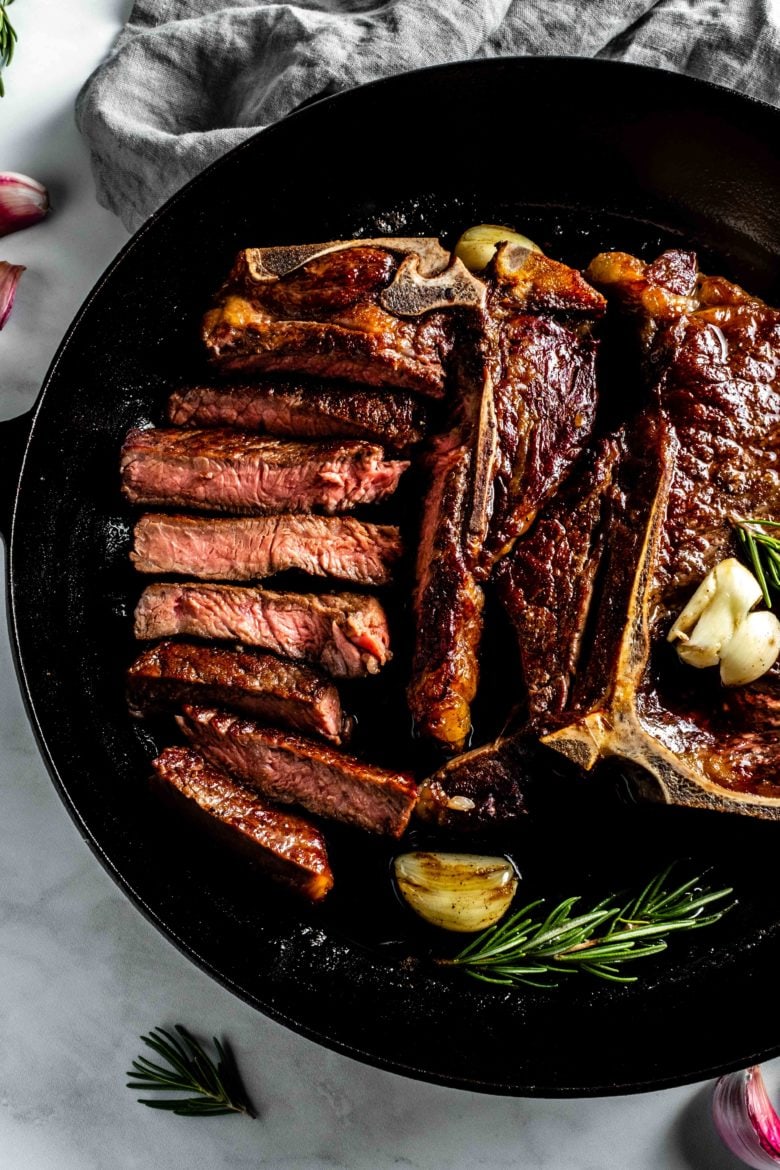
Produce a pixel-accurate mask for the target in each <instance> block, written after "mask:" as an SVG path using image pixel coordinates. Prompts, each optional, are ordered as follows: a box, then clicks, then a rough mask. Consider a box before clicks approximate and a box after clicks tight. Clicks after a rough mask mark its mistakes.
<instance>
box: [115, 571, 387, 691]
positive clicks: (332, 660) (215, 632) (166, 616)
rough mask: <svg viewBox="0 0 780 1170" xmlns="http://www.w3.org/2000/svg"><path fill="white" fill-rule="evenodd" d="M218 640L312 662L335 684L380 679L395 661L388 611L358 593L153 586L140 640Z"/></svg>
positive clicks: (138, 628)
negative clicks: (366, 677) (372, 676)
mask: <svg viewBox="0 0 780 1170" xmlns="http://www.w3.org/2000/svg"><path fill="white" fill-rule="evenodd" d="M179 634H182V635H184V636H185V637H191V638H213V639H217V640H218V641H220V640H228V641H237V642H244V643H246V644H247V645H249V646H259V647H261V648H262V649H264V650H272V651H273V652H274V654H278V655H279V656H280V657H282V658H292V659H295V660H297V661H304V662H313V663H315V665H317V666H320V667H322V669H323V670H325V671H327V672H328V674H331V675H333V677H334V678H359V677H360V676H361V675H365V674H376V673H377V672H378V671H379V670H380V668H381V667H383V666H384V664H385V663H386V662H387V661H388V659H389V658H390V657H391V654H390V631H389V630H388V627H387V617H386V616H385V611H384V610H383V609H382V606H381V605H380V604H379V602H378V601H377V599H376V598H375V597H368V596H365V595H363V594H357V593H338V594H330V593H316V594H315V593H275V592H272V591H271V590H270V589H250V588H243V587H240V586H237V585H205V584H200V583H197V582H189V581H188V582H185V583H178V582H176V583H162V582H157V583H155V584H153V585H148V586H147V587H146V589H144V591H143V593H142V594H141V597H140V600H139V602H138V605H137V606H136V610H135V636H136V638H139V639H141V640H151V639H156V638H172V637H175V636H176V635H179Z"/></svg>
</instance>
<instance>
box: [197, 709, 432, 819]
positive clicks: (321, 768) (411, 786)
mask: <svg viewBox="0 0 780 1170" xmlns="http://www.w3.org/2000/svg"><path fill="white" fill-rule="evenodd" d="M177 722H178V723H179V726H180V727H181V729H182V731H183V732H184V734H185V735H186V736H187V738H188V739H189V740H191V742H192V743H193V744H195V745H196V746H197V747H198V749H199V750H200V751H202V752H203V754H204V755H205V756H206V758H207V759H209V760H212V761H213V762H214V763H216V764H218V765H219V766H220V767H223V768H225V769H227V771H228V772H230V773H232V774H233V775H234V776H237V777H238V778H239V779H241V780H243V781H245V782H246V783H248V784H251V785H252V786H253V787H254V788H257V789H258V790H259V791H260V792H261V793H262V794H263V795H264V796H267V797H269V798H271V799H272V800H277V801H280V802H281V803H283V804H300V805H302V806H303V807H304V808H306V809H308V810H309V812H313V813H316V814H317V816H322V817H330V818H332V819H333V820H337V821H344V822H346V823H347V824H349V825H356V826H357V827H358V828H361V829H367V830H368V831H369V832H372V833H383V834H387V835H389V836H391V837H400V836H401V834H402V833H403V831H404V829H405V828H406V825H407V823H408V821H409V817H410V816H411V813H412V809H413V808H414V804H415V801H416V800H417V786H416V785H415V783H414V781H413V780H412V779H411V778H410V777H408V776H404V775H402V774H401V773H398V772H388V771H386V770H385V769H384V768H377V767H374V766H373V765H371V764H364V763H363V762H362V761H361V760H358V759H356V758H355V757H354V756H347V755H343V754H342V753H341V752H337V751H334V749H333V748H330V747H328V746H327V745H325V744H319V743H315V742H314V741H313V740H309V739H304V738H303V737H302V736H299V735H288V734H287V733H286V732H283V731H277V730H275V729H274V728H270V727H261V726H259V725H258V724H257V723H252V722H250V721H249V720H248V719H242V718H239V717H238V716H234V715H229V714H227V713H225V712H223V711H214V710H210V709H208V708H204V707H185V708H184V714H183V715H180V716H178V717H177Z"/></svg>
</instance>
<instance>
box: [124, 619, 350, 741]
mask: <svg viewBox="0 0 780 1170" xmlns="http://www.w3.org/2000/svg"><path fill="white" fill-rule="evenodd" d="M127 684H128V686H127V691H128V701H129V704H130V710H131V713H132V714H133V715H136V716H138V717H141V718H142V717H144V716H146V715H151V714H158V713H160V712H164V711H177V710H179V709H180V708H181V707H182V706H183V705H184V704H185V703H191V704H200V705H201V706H218V707H227V708H231V709H235V710H238V711H242V712H243V713H244V714H246V715H251V716H252V717H253V718H254V719H260V720H262V721H263V722H269V723H281V724H282V726H283V727H291V728H292V729H293V730H295V731H302V732H305V733H306V734H308V735H320V736H322V737H323V739H327V740H330V741H331V742H332V743H341V742H342V740H343V739H344V738H346V737H347V734H348V731H349V721H348V720H347V719H346V718H345V717H344V713H343V711H342V709H341V700H340V698H339V693H338V690H337V689H336V687H335V686H334V685H333V683H332V682H329V681H328V680H327V679H325V678H323V677H322V675H320V674H318V673H317V672H316V671H315V670H312V669H311V668H310V667H308V666H301V665H300V664H298V663H294V662H285V661H283V660H282V659H279V658H275V657H274V656H273V655H272V654H261V653H257V652H252V651H249V650H233V649H228V648H227V647H224V646H213V645H208V644H204V643H199V642H172V641H165V642H159V643H157V645H155V646H150V647H148V648H147V649H146V650H144V651H143V653H142V654H141V655H139V657H138V658H137V659H136V660H135V662H134V663H133V664H132V666H131V667H130V669H129V671H128V674H127Z"/></svg>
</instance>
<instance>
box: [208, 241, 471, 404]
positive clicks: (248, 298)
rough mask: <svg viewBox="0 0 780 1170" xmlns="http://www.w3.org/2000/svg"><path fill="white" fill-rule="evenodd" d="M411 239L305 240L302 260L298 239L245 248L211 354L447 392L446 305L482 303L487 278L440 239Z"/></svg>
mask: <svg viewBox="0 0 780 1170" xmlns="http://www.w3.org/2000/svg"><path fill="white" fill-rule="evenodd" d="M407 243H409V245H410V247H405V246H404V241H401V240H390V239H388V240H378V241H362V242H361V241H352V242H351V243H348V244H345V243H344V242H337V243H336V244H331V245H310V246H309V247H308V253H306V252H305V251H304V249H299V251H300V252H301V255H304V256H306V257H307V258H305V259H304V260H303V262H301V263H299V264H291V263H290V262H289V256H290V254H291V251H292V250H291V249H281V248H250V249H247V250H245V251H243V252H239V254H238V256H237V257H236V261H235V263H234V265H233V269H232V271H231V273H230V275H229V277H228V280H227V282H226V284H225V285H224V286H223V288H222V289H221V291H220V293H219V295H218V297H217V303H216V306H215V308H213V309H211V310H210V311H209V312H208V313H207V314H206V316H205V318H204V321H203V330H202V335H203V340H204V342H205V344H206V348H207V350H208V352H209V355H210V357H211V358H212V360H213V362H214V363H215V365H216V366H217V367H218V368H219V369H220V370H221V371H225V370H240V371H249V370H251V371H257V372H263V373H267V372H269V371H275V372H288V373H296V374H307V375H315V376H325V377H328V378H341V379H346V380H347V381H357V382H364V383H367V384H369V385H373V386H392V387H398V388H400V389H407V390H414V391H417V392H419V393H422V394H427V395H431V396H432V397H435V398H438V397H442V395H443V394H444V387H445V366H446V363H447V360H448V357H449V354H450V352H451V349H452V344H453V331H452V326H453V322H452V320H451V314H449V313H448V312H446V311H444V312H442V311H441V308H442V307H445V308H448V307H449V305H450V304H451V303H452V301H453V300H458V299H459V298H463V297H465V299H466V300H467V301H471V302H472V303H476V302H477V301H478V300H479V298H480V296H481V288H480V286H479V282H477V281H474V280H473V278H472V277H471V276H470V274H469V273H467V272H466V270H465V269H464V268H463V266H462V265H461V264H460V262H459V261H454V262H452V263H450V258H449V256H448V254H447V253H446V252H444V250H443V249H442V248H441V247H440V246H439V245H438V243H437V242H436V241H430V240H429V241H425V240H417V241H410V242H407ZM425 245H428V253H429V254H432V255H434V257H435V258H436V262H435V263H433V265H432V268H433V271H430V272H424V271H423V268H425V267H426V264H425V263H423V262H422V260H421V256H420V255H419V254H416V252H417V253H419V251H420V247H421V246H425ZM334 248H335V249H336V250H333V249H334ZM318 249H319V251H318ZM415 249H416V252H415ZM429 258H430V256H429V257H428V259H429ZM447 265H449V267H448V268H447V269H446V271H443V270H444V269H445V266H447ZM428 267H431V266H430V265H428Z"/></svg>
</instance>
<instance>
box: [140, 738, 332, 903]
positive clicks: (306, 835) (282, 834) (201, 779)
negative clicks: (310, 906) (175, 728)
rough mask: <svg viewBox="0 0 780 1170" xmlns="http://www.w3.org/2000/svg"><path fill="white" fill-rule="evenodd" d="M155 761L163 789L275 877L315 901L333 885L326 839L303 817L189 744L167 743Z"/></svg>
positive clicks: (154, 767) (179, 805)
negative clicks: (246, 784) (262, 795)
mask: <svg viewBox="0 0 780 1170" xmlns="http://www.w3.org/2000/svg"><path fill="white" fill-rule="evenodd" d="M152 767H153V769H154V774H155V783H156V786H157V788H158V791H159V792H160V793H161V795H163V796H164V797H165V798H166V799H168V800H169V801H172V802H173V803H174V804H175V805H176V806H177V807H178V808H179V809H181V810H182V811H184V812H186V813H187V814H189V815H190V816H191V817H192V818H193V819H194V820H196V821H197V822H199V823H200V824H201V825H202V826H204V827H205V828H207V829H208V830H209V831H210V832H211V833H212V834H215V835H216V836H218V837H219V838H220V839H221V840H223V841H225V842H226V843H227V844H229V845H230V846H231V848H233V849H235V850H237V851H239V852H240V853H241V854H242V855H243V856H244V857H246V858H248V859H249V860H251V861H254V862H255V863H256V864H258V865H259V866H260V867H261V868H262V869H263V870H265V872H266V873H267V874H268V875H269V877H271V878H273V879H274V881H277V882H280V883H282V884H283V885H285V886H287V888H288V889H291V890H293V891H294V892H295V893H297V894H302V895H303V896H304V897H306V898H310V899H311V900H312V901H313V902H319V901H321V900H322V899H323V898H324V897H325V896H326V894H327V893H328V892H329V891H330V889H331V888H332V886H333V874H332V872H331V868H330V864H329V862H328V854H327V850H326V847H325V839H324V837H323V836H322V833H320V831H319V829H316V828H315V827H314V825H311V824H309V822H308V821H306V820H304V819H303V817H299V816H295V815H293V814H292V813H289V812H286V811H282V810H281V809H278V808H272V807H271V806H270V805H268V804H266V803H265V801H263V800H262V799H261V798H260V797H259V796H258V795H257V793H256V792H252V791H250V790H249V789H247V788H245V787H244V786H243V785H242V784H237V783H236V781H235V780H232V779H231V778H230V777H229V776H228V775H226V773H225V772H223V771H222V770H221V769H220V768H217V767H215V766H214V764H211V763H209V762H208V761H207V760H204V759H203V757H202V756H200V755H198V754H197V752H193V751H190V750H189V749H188V748H182V747H168V748H165V749H164V750H163V752H162V753H161V754H160V755H159V756H158V757H157V759H156V760H154V761H153V762H152Z"/></svg>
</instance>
